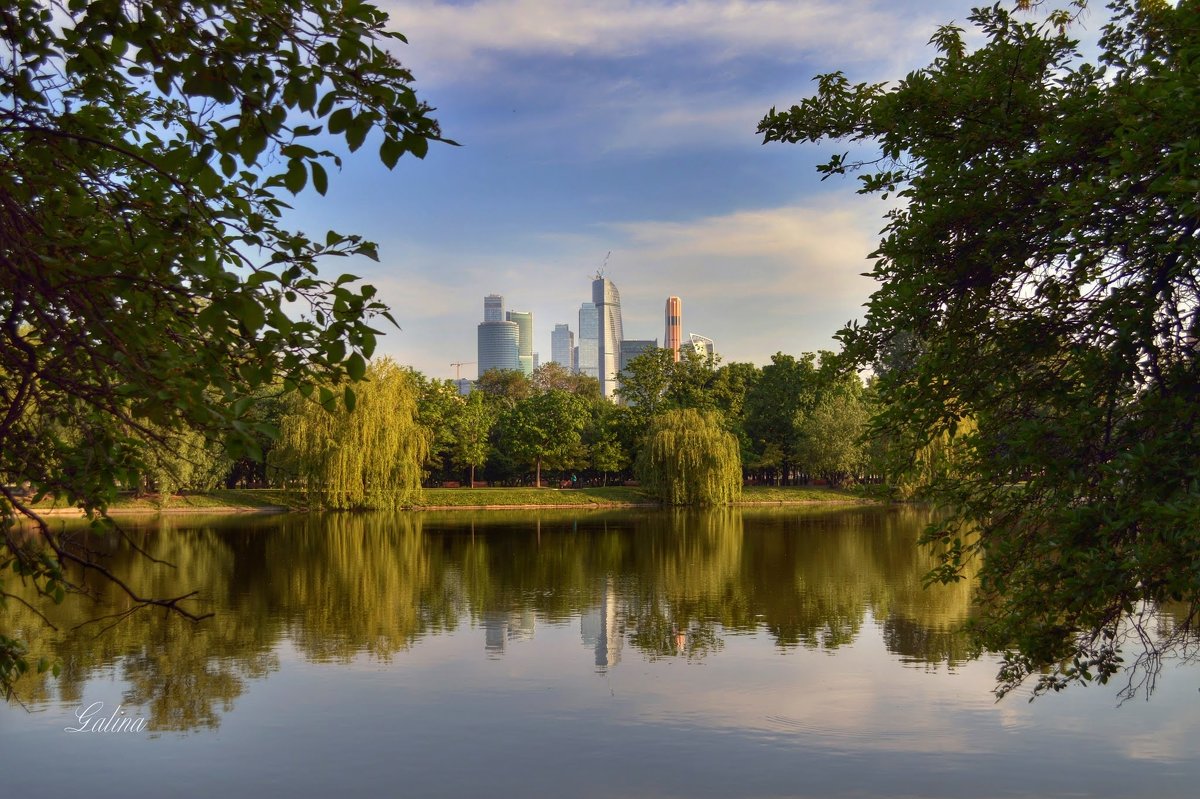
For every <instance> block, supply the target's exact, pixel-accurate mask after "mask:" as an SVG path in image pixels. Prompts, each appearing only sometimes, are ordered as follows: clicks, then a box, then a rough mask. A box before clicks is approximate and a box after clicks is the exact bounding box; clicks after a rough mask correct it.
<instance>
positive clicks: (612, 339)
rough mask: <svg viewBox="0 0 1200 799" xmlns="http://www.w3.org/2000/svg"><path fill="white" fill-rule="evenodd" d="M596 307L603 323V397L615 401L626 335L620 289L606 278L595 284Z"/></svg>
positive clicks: (600, 353)
mask: <svg viewBox="0 0 1200 799" xmlns="http://www.w3.org/2000/svg"><path fill="white" fill-rule="evenodd" d="M592 304H593V305H595V306H596V312H597V314H598V316H599V320H600V330H599V336H598V339H599V347H598V348H597V350H598V351H597V361H598V364H597V366H598V369H599V371H598V373H597V375H596V377H597V378H598V379H599V380H600V393H601V394H603V395H604V396H606V397H611V396H613V395H614V394H615V393H616V390H617V375H618V373H619V372H620V371H621V340H622V339H624V338H625V331H624V328H623V327H622V325H621V294H620V293H619V292H618V291H617V286H616V284H615V283H613V282H612V281H611V280H609V279H608V278H605V277H600V276H599V275H597V276H596V279H595V280H593V281H592Z"/></svg>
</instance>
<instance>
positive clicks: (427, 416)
mask: <svg viewBox="0 0 1200 799" xmlns="http://www.w3.org/2000/svg"><path fill="white" fill-rule="evenodd" d="M413 379H414V380H416V383H417V391H418V396H419V398H418V400H417V411H418V412H417V418H418V419H419V420H420V422H421V424H422V425H423V426H424V427H425V429H426V430H428V431H429V433H430V444H429V454H428V455H426V456H425V463H424V464H423V465H424V467H425V471H426V474H427V475H429V474H435V475H436V474H438V473H442V472H445V470H446V468H447V466H448V465H449V463H450V461H451V460H452V458H453V455H454V452H455V448H456V446H457V441H456V440H455V430H456V429H457V427H456V424H455V423H456V421H457V419H458V415H459V414H460V413H461V412H462V409H463V405H464V403H465V400H464V399H463V397H462V396H461V395H460V394H459V393H458V387H457V386H456V385H455V384H454V382H453V381H451V380H437V379H434V378H428V377H425V375H423V374H421V373H420V372H417V371H413Z"/></svg>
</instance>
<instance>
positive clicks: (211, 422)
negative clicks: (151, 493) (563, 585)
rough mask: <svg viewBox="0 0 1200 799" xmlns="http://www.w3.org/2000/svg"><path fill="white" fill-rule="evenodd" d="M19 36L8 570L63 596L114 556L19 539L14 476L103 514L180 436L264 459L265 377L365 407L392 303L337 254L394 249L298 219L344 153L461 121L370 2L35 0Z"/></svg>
mask: <svg viewBox="0 0 1200 799" xmlns="http://www.w3.org/2000/svg"><path fill="white" fill-rule="evenodd" d="M0 41H2V44H0V494H2V496H3V499H0V532H3V535H4V547H3V550H2V551H0V568H3V567H12V568H14V569H16V570H17V571H18V572H19V573H21V574H22V575H24V576H26V577H28V578H32V579H33V580H34V581H35V582H37V583H38V584H39V585H40V586H41V587H42V588H43V589H44V590H45V591H46V593H48V594H50V595H55V596H60V595H61V591H60V590H59V589H61V588H62V585H63V583H62V579H63V572H62V570H61V567H62V564H63V563H72V564H74V565H76V566H80V567H82V568H86V569H92V570H96V569H97V568H99V567H98V565H97V564H95V563H94V562H92V561H91V560H90V558H89V557H88V556H87V555H86V553H85V554H80V553H78V552H75V551H71V550H68V549H65V548H63V546H62V545H61V544H60V542H59V540H58V539H57V538H56V537H55V536H53V535H50V533H49V530H48V529H47V528H46V527H45V526H44V525H43V534H44V535H43V540H44V541H45V542H46V543H47V544H48V545H49V547H50V550H51V551H50V552H49V553H48V554H47V553H33V552H31V551H29V548H28V547H27V546H25V545H22V544H19V543H18V541H17V539H16V538H14V537H13V535H12V534H11V533H12V530H13V525H14V523H15V519H16V517H17V516H18V515H24V516H27V517H30V518H36V513H35V512H34V511H33V509H32V507H31V505H30V504H29V503H28V502H27V501H26V498H25V497H23V496H21V495H20V494H19V493H18V492H17V491H14V490H13V489H12V488H11V486H12V485H14V484H25V483H28V484H29V486H30V487H31V489H32V493H33V494H34V495H40V494H53V495H55V496H58V497H60V498H63V499H65V500H66V501H68V502H70V503H72V504H76V505H78V506H79V507H81V508H84V509H85V510H87V511H88V512H89V513H91V512H99V513H101V514H102V513H103V512H104V510H105V508H106V507H107V505H108V503H109V502H110V501H111V500H112V498H113V497H114V495H115V492H116V491H117V490H118V488H119V487H121V486H133V485H137V483H138V480H139V479H140V477H141V476H142V475H143V474H144V473H146V472H147V470H148V469H149V468H151V467H152V465H153V464H149V463H148V462H147V457H148V456H147V453H148V452H149V449H150V446H151V444H153V443H158V444H159V445H168V443H169V439H170V434H171V432H172V431H180V430H187V429H192V430H198V431H202V432H203V433H204V435H205V437H206V439H207V440H218V439H219V440H221V441H222V442H223V443H224V446H225V448H226V450H227V451H228V454H229V455H231V456H233V457H235V458H237V457H239V456H241V455H243V454H245V453H247V452H250V453H253V452H254V451H255V450H257V449H258V448H259V447H260V445H261V441H262V438H263V437H264V436H265V437H268V438H269V437H270V436H271V435H273V433H274V430H273V429H272V428H271V426H270V425H269V424H267V423H266V422H263V421H261V420H260V419H259V418H257V417H256V416H255V415H254V413H253V408H252V406H253V405H254V404H255V402H256V401H257V399H259V398H260V397H261V391H262V389H264V388H265V387H272V386H276V385H278V386H279V387H280V388H281V389H282V390H284V391H290V390H294V389H297V388H300V389H303V390H304V391H306V392H311V391H314V390H317V391H319V392H320V395H319V399H320V400H321V401H322V402H323V403H324V404H326V405H329V404H330V403H332V402H333V401H334V400H335V397H334V396H333V394H332V393H331V389H330V386H332V385H338V386H340V387H341V388H342V393H341V397H344V399H345V401H346V402H347V404H352V403H353V390H352V389H351V388H350V387H349V386H348V384H347V383H346V380H347V379H349V380H356V379H359V378H361V377H362V376H363V375H364V373H365V371H366V360H367V359H368V358H369V357H370V356H371V353H372V352H373V350H374V348H375V343H376V337H377V335H378V334H379V332H380V331H379V330H377V329H376V328H375V327H373V325H374V324H377V323H376V322H374V321H373V317H380V318H384V319H390V317H389V316H388V314H387V309H386V308H385V307H384V305H383V304H381V303H380V302H379V301H378V299H377V298H376V291H375V289H374V288H373V287H371V286H367V285H358V284H357V278H355V277H354V276H353V275H349V274H346V275H342V276H340V277H338V278H336V279H329V278H326V277H324V276H323V275H322V274H321V272H320V271H319V270H318V265H319V264H320V263H321V262H322V261H323V260H324V259H325V258H326V257H328V256H366V257H375V247H374V245H373V244H371V243H370V242H368V241H365V240H364V239H362V238H361V237H359V236H357V235H353V234H343V233H338V232H335V231H329V232H323V233H321V234H320V235H317V236H310V235H308V234H306V233H303V232H300V231H295V230H290V229H288V228H286V227H285V226H284V225H283V222H282V217H283V214H284V213H285V211H286V210H287V208H288V204H287V198H288V197H289V196H290V195H294V194H298V193H299V192H301V191H303V190H304V189H305V188H306V187H309V186H311V187H312V188H313V189H315V190H316V192H317V193H319V194H324V193H325V192H326V190H327V188H328V184H329V168H330V167H333V168H337V167H338V166H340V164H341V156H340V155H339V154H338V153H337V152H335V151H333V150H330V149H327V148H329V147H341V146H344V148H345V149H348V150H349V151H351V152H353V151H355V150H358V149H359V148H361V147H362V146H363V145H364V144H366V143H367V142H368V139H370V142H371V146H372V147H377V148H378V155H379V158H380V159H381V160H382V161H383V163H384V164H386V165H387V166H388V167H392V166H394V165H395V164H396V162H397V160H398V159H399V158H400V157H401V156H402V155H404V154H405V153H411V154H412V155H414V156H416V157H423V156H424V155H425V153H426V150H427V148H428V145H429V142H430V141H431V140H437V139H440V138H441V134H440V131H439V129H438V126H437V123H436V122H435V121H434V119H433V118H432V117H431V116H430V112H431V109H430V108H429V107H428V106H427V105H426V104H425V103H423V102H422V101H421V100H419V99H418V98H417V96H416V94H415V93H414V91H413V89H412V87H411V85H410V84H411V79H412V76H411V75H410V74H409V72H408V71H407V70H406V69H405V68H404V67H403V66H402V65H401V64H400V63H399V62H398V61H397V60H396V59H395V58H394V57H393V56H392V55H391V54H390V53H389V52H388V50H387V49H386V47H387V45H388V44H390V43H393V42H401V41H403V37H402V36H401V35H400V34H398V33H396V32H394V31H390V30H388V28H387V15H386V14H384V13H383V12H382V11H380V10H379V9H378V8H376V7H375V6H373V5H370V4H369V3H362V2H342V1H341V0H278V2H273V3H269V4H262V3H257V2H247V1H246V0H186V1H185V2H182V3H180V2H165V0H100V1H99V2H83V0H65V1H64V2H45V1H44V0H43V1H39V0H13V2H10V3H7V4H6V5H5V6H4V8H3V9H0ZM164 431H165V432H164ZM101 570H102V571H103V569H101ZM106 574H107V576H109V577H110V578H115V577H116V575H113V574H111V573H107V572H106ZM122 585H123V586H124V587H125V588H126V589H127V590H128V592H129V593H130V595H131V596H132V597H134V598H135V599H136V600H138V601H143V600H146V598H145V597H142V596H140V594H139V593H138V591H137V589H136V587H134V586H128V585H127V584H124V583H122ZM3 596H4V594H3V593H2V588H0V599H2V598H3ZM147 601H148V600H147ZM156 604H166V605H169V606H171V607H176V608H178V607H179V606H178V604H177V601H176V600H170V601H162V602H156ZM10 644H11V646H10ZM0 645H3V647H2V648H4V652H2V653H0V669H2V668H3V667H4V666H5V664H11V663H17V662H19V660H13V659H12V658H11V655H12V653H13V652H17V651H18V650H19V646H18V645H17V644H15V643H12V642H9V641H8V639H2V638H0ZM0 682H3V673H0Z"/></svg>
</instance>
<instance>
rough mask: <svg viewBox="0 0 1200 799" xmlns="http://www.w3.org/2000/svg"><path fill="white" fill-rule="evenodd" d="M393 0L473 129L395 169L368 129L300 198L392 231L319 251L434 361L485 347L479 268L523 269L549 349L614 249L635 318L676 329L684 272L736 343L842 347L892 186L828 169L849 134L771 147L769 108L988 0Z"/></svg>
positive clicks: (408, 48)
mask: <svg viewBox="0 0 1200 799" xmlns="http://www.w3.org/2000/svg"><path fill="white" fill-rule="evenodd" d="M383 6H384V8H385V9H386V10H387V11H389V12H390V13H391V15H392V25H393V27H394V28H395V29H396V30H398V31H400V32H402V33H404V34H405V36H406V37H407V38H408V41H409V44H402V43H399V42H396V43H395V44H394V45H393V47H392V49H393V52H394V53H395V54H396V56H397V57H398V58H399V59H400V60H401V62H402V63H403V64H404V65H405V66H406V67H408V68H410V69H411V70H412V72H413V75H414V76H415V80H416V83H415V88H416V90H417V92H418V94H419V96H420V97H421V98H422V99H425V100H427V101H428V102H429V103H430V104H431V105H433V106H436V107H437V109H438V110H437V111H436V112H435V116H436V117H437V118H438V120H439V121H440V122H441V124H442V129H443V131H444V132H445V135H446V136H448V137H450V138H452V139H454V140H455V141H456V142H459V143H460V144H461V145H462V146H461V147H453V146H448V145H439V144H434V145H433V146H431V147H430V150H429V153H428V155H427V156H426V157H425V158H424V159H423V160H418V159H411V158H407V157H406V158H403V159H401V161H400V162H399V164H397V166H396V168H395V170H393V171H391V172H388V171H387V170H385V169H384V168H383V167H382V166H380V165H379V164H378V162H377V161H376V160H375V159H373V158H372V157H369V156H370V152H371V151H372V149H373V148H377V147H378V143H377V142H374V141H368V142H367V143H366V144H365V145H364V148H363V150H362V151H361V153H360V155H363V156H364V157H361V158H360V157H354V158H348V159H346V160H345V162H344V166H343V168H342V171H341V173H340V177H339V179H338V180H336V181H331V183H330V189H329V194H328V196H326V197H319V196H315V195H313V194H312V193H311V192H305V193H302V194H301V195H299V196H297V197H296V198H295V208H294V211H293V212H291V214H290V217H289V218H290V221H291V222H292V223H293V224H295V226H296V227H298V228H301V229H308V230H316V231H324V230H327V229H330V228H332V229H334V230H338V231H343V232H351V233H359V234H361V235H363V236H364V237H366V238H368V239H370V240H373V241H376V242H377V243H378V244H379V257H380V261H379V263H374V262H371V261H368V260H366V259H356V260H354V261H352V262H347V261H344V260H339V261H337V262H330V263H328V264H326V265H325V266H324V267H323V268H324V269H327V270H328V271H329V273H330V274H331V277H332V278H334V279H335V278H336V277H337V275H338V274H341V273H342V272H344V271H349V272H352V273H353V274H356V275H361V276H362V277H363V279H364V280H365V281H367V282H370V283H372V284H374V285H375V286H376V287H377V288H378V289H379V298H380V299H381V300H382V301H383V302H385V303H387V304H388V305H389V306H390V307H391V308H392V312H393V315H394V316H395V318H396V320H397V321H398V323H399V325H400V329H399V330H397V329H396V328H393V327H392V326H391V325H389V324H387V323H384V322H380V323H379V324H377V325H376V327H378V328H380V329H382V330H384V332H385V333H386V335H384V336H383V337H381V338H380V341H379V348H378V352H379V354H380V355H391V356H393V357H395V358H396V359H397V360H398V361H400V362H401V363H405V364H409V365H412V366H413V367H414V368H416V369H419V370H420V371H422V372H424V373H425V374H428V375H430V376H431V377H438V378H444V377H450V378H452V377H454V369H453V367H451V366H450V364H451V363H455V362H462V361H470V360H472V359H473V357H474V356H473V355H472V353H473V352H474V351H475V349H476V342H475V341H474V340H473V336H472V330H473V328H474V326H475V324H477V323H478V321H479V318H478V310H477V309H478V305H477V300H475V299H474V295H475V291H472V290H471V289H470V288H469V287H474V286H477V287H479V288H481V289H483V291H482V292H480V293H487V291H489V290H491V289H492V287H503V290H504V291H505V292H506V293H508V294H509V295H511V297H512V298H513V300H514V307H517V308H519V309H520V310H524V311H529V312H531V313H532V314H533V315H534V318H535V320H538V321H539V329H538V330H537V331H536V337H535V343H534V350H535V351H540V352H541V354H542V356H543V357H542V360H548V359H547V358H546V357H545V355H546V353H547V352H548V351H549V346H550V337H549V331H550V330H551V329H552V327H553V325H554V324H555V323H568V324H572V323H574V321H575V313H576V312H577V309H578V308H579V305H580V302H581V301H583V300H587V299H589V298H588V296H587V294H586V293H584V294H583V295H582V296H581V293H580V291H579V285H580V282H581V281H583V280H587V279H589V278H590V277H591V276H592V275H593V274H594V273H595V272H596V270H597V269H600V268H601V267H603V269H604V271H605V275H606V276H607V277H608V278H609V279H611V280H612V281H613V282H615V283H616V284H617V285H618V286H620V287H621V288H622V292H623V294H624V296H623V297H622V308H621V310H622V318H623V322H624V325H625V326H626V327H627V328H629V330H630V331H631V332H630V335H636V336H637V337H639V338H654V337H660V339H661V337H663V302H664V299H665V298H666V297H668V296H672V295H678V296H680V297H682V298H683V300H684V301H685V302H686V303H687V313H688V320H690V321H687V322H686V323H685V327H684V329H683V330H682V338H684V339H686V337H687V334H688V333H690V332H700V333H703V334H704V335H706V336H710V337H712V338H713V339H715V340H716V341H717V342H718V345H719V348H720V352H721V355H722V357H723V358H724V359H725V360H726V361H749V362H752V363H756V364H758V365H763V364H766V363H769V361H770V358H771V355H772V354H774V353H775V352H776V351H783V352H788V353H793V354H798V353H800V352H804V351H815V350H818V349H836V346H837V345H836V342H835V341H834V340H833V338H832V336H833V334H834V333H835V332H836V331H837V330H838V329H839V328H840V327H841V326H842V325H844V324H845V323H846V322H847V321H849V320H851V319H853V318H857V317H859V316H861V314H862V303H863V302H865V301H866V299H867V298H868V296H869V295H870V293H871V291H872V290H873V287H874V284H873V282H872V281H871V280H870V279H869V278H865V277H862V276H861V273H863V272H868V271H870V268H871V265H870V262H869V261H868V260H867V255H868V254H869V253H870V252H872V251H873V250H874V249H875V248H876V246H877V244H878V239H879V230H880V228H881V227H882V225H883V215H884V214H885V213H886V212H887V211H888V210H889V209H890V208H892V207H895V206H894V205H891V204H890V203H889V202H879V201H877V200H873V199H870V198H863V197H859V196H858V195H856V194H855V189H856V188H857V184H856V183H855V181H854V180H853V179H852V178H848V179H845V180H830V181H827V182H822V181H821V180H820V175H819V174H818V173H817V172H816V171H815V169H814V164H816V163H818V162H820V161H823V160H825V159H826V158H828V157H829V155H830V154H831V153H833V152H837V153H842V152H846V151H849V152H851V154H852V157H853V155H854V154H856V153H861V152H862V151H861V150H860V149H857V148H856V147H855V146H854V145H853V144H852V143H846V144H844V143H841V142H835V143H831V144H828V145H819V146H817V145H771V146H766V147H764V146H762V145H761V138H760V137H759V136H758V135H757V134H756V133H755V128H756V127H757V125H758V122H759V120H760V119H761V118H762V117H763V115H764V114H766V113H767V111H768V110H769V109H770V108H771V107H772V106H776V107H780V108H785V107H788V106H790V105H791V104H793V103H796V102H799V101H800V100H801V99H803V98H804V97H806V96H808V95H810V94H811V93H812V91H813V88H814V84H813V83H812V78H813V76H814V75H817V74H819V73H822V72H828V71H830V70H833V69H841V70H844V71H845V73H846V76H847V78H848V79H849V80H851V81H852V82H858V81H868V82H869V81H877V80H885V79H888V78H891V77H893V76H895V75H903V74H905V72H906V71H907V70H908V69H911V68H915V67H919V66H922V65H924V64H926V63H928V61H929V60H930V58H932V57H933V55H934V51H933V49H932V48H931V47H930V46H929V45H928V42H929V38H930V36H931V35H932V34H933V33H934V32H935V30H936V29H937V26H938V25H941V24H944V23H947V22H951V21H954V20H957V21H958V22H959V23H960V24H962V23H963V22H964V17H965V15H966V13H967V12H968V10H969V4H967V3H963V2H961V0H960V1H959V2H949V1H948V0H931V2H929V3H926V4H921V5H920V6H917V7H914V6H913V5H912V4H889V3H882V2H879V1H878V0H844V1H842V0H839V2H837V3H834V2H832V0H801V1H798V2H796V3H788V4H779V3H747V4H732V3H719V2H713V3H709V2H694V3H687V4H682V5H681V4H678V3H673V2H668V0H646V2H641V3H637V4H630V3H628V2H624V1H623V0H622V1H621V2H598V3H583V2H582V0H559V2H555V3H549V2H539V1H535V0H515V5H514V2H512V1H511V0H505V1H504V2H501V0H472V2H468V3H461V4H460V3H455V4H445V3H432V2H424V0H413V1H412V2H392V1H389V2H385V3H384V4H383ZM504 19H520V20H521V21H522V22H521V24H520V25H517V26H512V25H508V24H501V22H500V20H504ZM320 143H322V144H323V143H324V142H323V140H322V142H320ZM329 146H330V147H334V149H336V147H335V146H334V145H333V144H332V143H330V144H329ZM609 251H611V253H612V254H611V257H609V258H608V261H607V264H605V253H607V252H609ZM468 292H469V293H470V295H472V299H471V301H470V302H469V303H466V302H464V300H463V297H464V294H467V293H468ZM702 320H703V321H702ZM576 332H578V331H576Z"/></svg>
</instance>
